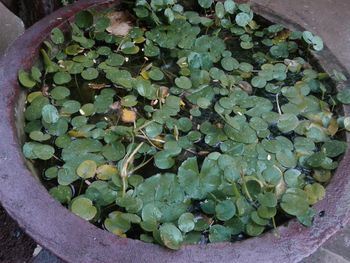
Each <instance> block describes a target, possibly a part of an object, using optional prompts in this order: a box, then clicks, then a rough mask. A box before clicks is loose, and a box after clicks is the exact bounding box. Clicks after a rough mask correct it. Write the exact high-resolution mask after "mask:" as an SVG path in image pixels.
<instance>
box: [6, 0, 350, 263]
mask: <svg viewBox="0 0 350 263" xmlns="http://www.w3.org/2000/svg"><path fill="white" fill-rule="evenodd" d="M120 2H121V1H120V0H84V1H78V2H77V3H75V4H73V5H71V6H68V7H65V8H62V9H60V10H58V11H57V12H55V13H54V14H52V15H50V16H48V17H46V18H44V19H43V20H41V21H39V22H38V23H37V24H35V25H34V26H33V27H31V28H30V29H29V30H27V31H26V32H25V33H24V34H23V35H22V36H21V37H20V38H19V39H18V40H17V41H16V42H15V43H14V44H13V45H12V46H11V48H10V49H9V50H7V52H6V54H5V56H4V57H3V58H2V59H1V61H0V90H1V96H0V112H1V114H2V118H1V123H0V134H1V139H0V167H1V168H0V201H1V203H2V205H3V206H4V208H5V209H6V210H7V211H8V213H9V214H10V215H11V216H12V217H13V218H14V219H15V220H16V221H17V222H18V223H19V225H20V226H21V227H22V228H23V229H24V230H25V231H26V232H27V233H28V234H29V235H30V236H31V237H33V238H34V240H35V241H37V242H38V243H39V244H40V245H42V246H44V247H45V248H47V249H48V250H50V251H51V252H53V253H54V254H55V255H57V256H58V257H60V258H61V259H63V260H65V261H67V262H84V263H88V262H172V263H176V262H241V263H244V262H254V261H256V260H258V261H259V262H274V261H275V262H297V261H300V260H301V259H303V258H305V257H307V256H309V255H310V254H312V253H313V252H314V251H315V250H316V249H317V248H318V247H319V246H320V245H321V244H322V243H323V242H325V241H326V240H327V239H328V238H329V237H331V236H332V235H333V234H334V233H336V232H337V231H338V230H339V229H341V228H342V227H343V226H344V225H345V224H346V223H347V222H348V220H349V215H350V207H349V205H348V204H349V203H350V174H349V172H348V171H349V169H350V152H348V153H347V154H346V155H345V156H344V158H343V160H342V162H341V163H340V165H339V168H338V169H337V171H336V173H335V174H334V177H333V179H332V181H331V183H330V184H329V186H328V187H327V196H326V198H325V199H324V200H323V201H321V202H320V203H318V204H317V205H316V206H315V208H316V209H317V211H325V216H323V217H319V216H316V218H315V221H314V224H313V226H312V227H310V228H305V227H303V226H302V225H300V224H299V223H298V222H296V220H292V221H290V222H289V224H288V226H281V227H279V228H278V229H279V234H280V237H279V238H277V237H276V236H275V235H274V234H273V233H272V232H269V233H266V234H264V235H262V236H261V237H257V238H251V239H248V240H245V241H241V242H235V243H216V244H209V245H196V246H194V245H191V246H184V247H183V248H182V249H181V250H179V251H170V250H168V249H165V248H162V247H160V246H157V245H153V244H146V243H143V242H141V241H137V240H131V239H122V238H118V237H116V236H114V235H112V234H111V233H108V232H107V231H104V230H101V229H98V228H97V227H95V226H93V225H92V224H90V223H88V222H86V221H84V220H82V219H80V218H78V217H77V216H75V215H74V214H72V213H70V212H69V211H68V210H67V209H66V208H64V207H63V206H61V205H60V204H58V203H57V202H56V201H55V200H54V199H53V198H51V197H50V195H49V194H48V192H47V190H46V189H45V188H44V187H43V186H42V185H41V184H40V183H39V182H38V181H37V180H36V179H35V177H34V176H33V175H32V174H31V172H30V170H29V169H28V167H27V166H26V164H25V160H24V157H23V155H22V151H21V145H20V141H19V139H18V135H17V130H18V127H17V126H16V121H17V116H19V115H20V114H19V111H20V110H22V108H21V107H18V105H17V102H18V99H19V97H20V95H21V89H20V87H19V84H18V82H17V72H18V70H19V69H21V68H29V67H30V66H31V64H32V63H33V62H34V61H35V59H36V58H37V56H38V48H39V47H40V44H41V43H42V42H43V40H45V39H46V38H47V37H48V36H49V34H50V31H51V30H52V28H54V27H56V26H63V24H64V23H65V21H66V20H68V19H69V18H71V17H73V16H74V14H75V13H77V12H78V11H80V10H82V9H87V8H91V7H95V6H103V5H109V4H113V3H114V4H116V3H120ZM254 8H255V10H256V12H257V13H258V14H261V15H262V16H264V17H266V18H267V19H270V20H272V21H274V22H279V23H282V24H284V25H285V26H287V27H289V28H297V29H300V28H301V27H300V26H298V25H296V24H294V23H293V22H292V21H291V20H288V19H284V18H281V17H279V16H277V15H276V14H275V13H274V12H273V10H268V9H266V8H264V7H263V6H259V5H255V7H254ZM317 58H318V59H319V61H320V63H321V65H322V66H323V67H324V69H325V70H326V71H328V72H331V71H330V70H332V69H337V70H341V71H343V72H345V71H346V70H345V69H344V67H343V66H342V65H341V64H340V63H339V62H338V61H337V59H336V58H335V57H334V55H333V54H331V52H330V51H329V50H328V49H327V48H326V49H325V51H323V52H321V53H320V54H319V55H318V56H317ZM338 88H339V89H342V88H344V86H339V87H338ZM19 106H20V105H19ZM22 106H23V105H22ZM344 112H345V113H346V114H349V113H350V110H349V107H344ZM347 141H348V143H349V141H350V140H349V137H348V138H347Z"/></svg>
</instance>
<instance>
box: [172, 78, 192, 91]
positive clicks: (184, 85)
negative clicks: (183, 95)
mask: <svg viewBox="0 0 350 263" xmlns="http://www.w3.org/2000/svg"><path fill="white" fill-rule="evenodd" d="M175 84H176V86H178V87H179V88H180V89H184V90H187V89H190V88H191V87H192V82H191V80H190V79H189V78H187V77H184V76H181V77H179V78H176V79H175Z"/></svg>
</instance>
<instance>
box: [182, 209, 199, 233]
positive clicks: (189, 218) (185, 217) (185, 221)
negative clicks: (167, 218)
mask: <svg viewBox="0 0 350 263" xmlns="http://www.w3.org/2000/svg"><path fill="white" fill-rule="evenodd" d="M178 226H179V228H180V230H181V231H182V232H184V233H187V232H190V231H192V230H193V229H194V226H195V222H194V216H193V214H191V213H184V214H182V215H181V216H180V217H179V220H178Z"/></svg>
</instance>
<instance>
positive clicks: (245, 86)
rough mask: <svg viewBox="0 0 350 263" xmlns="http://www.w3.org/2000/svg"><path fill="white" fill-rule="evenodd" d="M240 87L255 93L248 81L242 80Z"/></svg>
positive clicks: (249, 92)
mask: <svg viewBox="0 0 350 263" xmlns="http://www.w3.org/2000/svg"><path fill="white" fill-rule="evenodd" d="M239 87H240V88H241V89H242V90H244V91H245V92H247V93H248V94H249V95H250V94H252V93H253V88H252V86H251V85H250V84H249V82H247V81H241V82H240V83H239Z"/></svg>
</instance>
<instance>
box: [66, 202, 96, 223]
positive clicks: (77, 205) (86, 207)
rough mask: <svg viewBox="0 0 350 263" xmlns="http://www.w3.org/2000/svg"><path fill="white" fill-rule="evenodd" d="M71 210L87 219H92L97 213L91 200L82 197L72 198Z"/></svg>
mask: <svg viewBox="0 0 350 263" xmlns="http://www.w3.org/2000/svg"><path fill="white" fill-rule="evenodd" d="M71 211H72V212H73V213H74V214H76V215H77V216H80V217H81V218H83V219H85V220H87V221H89V220H91V219H93V218H94V217H95V215H96V214H97V209H96V207H94V206H93V205H92V201H91V200H90V199H87V198H84V197H78V198H76V199H74V200H73V202H72V205H71Z"/></svg>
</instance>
